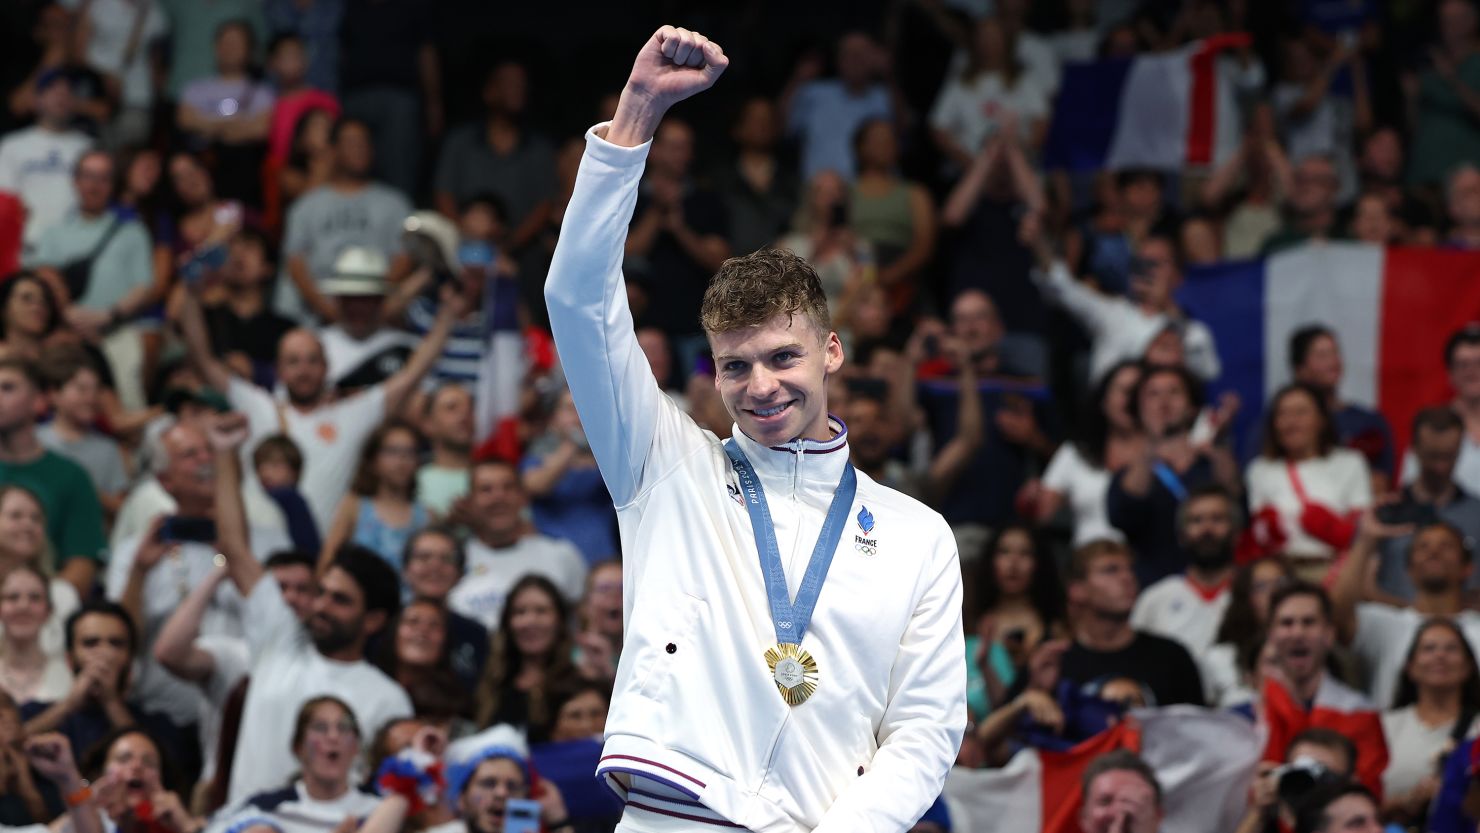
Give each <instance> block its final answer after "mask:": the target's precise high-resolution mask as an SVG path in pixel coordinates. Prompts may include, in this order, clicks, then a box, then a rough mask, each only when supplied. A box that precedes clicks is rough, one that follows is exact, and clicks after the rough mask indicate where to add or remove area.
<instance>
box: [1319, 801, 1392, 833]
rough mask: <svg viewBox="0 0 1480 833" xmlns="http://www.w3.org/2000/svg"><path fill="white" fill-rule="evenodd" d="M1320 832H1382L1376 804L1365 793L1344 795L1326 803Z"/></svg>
mask: <svg viewBox="0 0 1480 833" xmlns="http://www.w3.org/2000/svg"><path fill="white" fill-rule="evenodd" d="M1322 816H1323V818H1324V820H1325V824H1324V825H1322V826H1321V831H1322V833H1382V829H1383V827H1382V822H1381V821H1379V820H1378V819H1379V816H1378V813H1377V805H1376V804H1373V803H1372V799H1370V798H1368V797H1367V796H1365V795H1359V794H1354V795H1344V796H1342V797H1341V798H1338V799H1336V800H1335V801H1333V802H1331V803H1330V804H1328V805H1326V812H1325V813H1323V814H1322Z"/></svg>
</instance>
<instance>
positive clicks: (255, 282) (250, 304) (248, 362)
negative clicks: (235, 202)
mask: <svg viewBox="0 0 1480 833" xmlns="http://www.w3.org/2000/svg"><path fill="white" fill-rule="evenodd" d="M274 266H275V264H274V262H273V250H272V244H271V243H269V242H268V240H267V237H266V235H264V234H263V233H262V232H260V231H258V230H256V229H254V228H251V227H246V228H243V229H241V230H240V231H238V232H237V233H236V234H235V235H234V236H232V238H231V241H230V243H228V244H227V255H226V263H225V265H224V266H222V267H221V270H220V275H221V281H220V284H219V286H220V288H221V292H220V294H219V296H218V300H216V301H215V302H213V303H209V304H206V305H205V306H204V307H203V309H202V312H204V313H205V320H206V331H207V332H208V333H210V336H211V352H212V353H213V354H215V355H217V356H220V357H221V360H222V361H223V362H225V363H226V365H227V366H228V367H230V368H231V369H232V370H233V371H234V372H235V373H236V374H237V375H239V376H242V377H244V378H247V379H251V380H252V381H254V382H256V383H257V384H259V385H263V386H264V387H271V386H272V384H273V383H274V382H275V381H276V380H275V378H274V374H273V361H274V360H275V359H276V358H277V347H278V343H279V342H280V341H282V339H283V336H285V335H287V334H288V331H289V330H291V329H293V322H292V321H290V320H288V319H287V318H284V317H283V316H281V315H278V314H277V313H276V312H274V311H273V309H272V294H271V289H270V286H271V283H272V279H273V277H274V276H275V275H276V274H277V270H276V269H275V268H274Z"/></svg>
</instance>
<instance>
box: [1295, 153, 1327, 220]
mask: <svg viewBox="0 0 1480 833" xmlns="http://www.w3.org/2000/svg"><path fill="white" fill-rule="evenodd" d="M1337 184H1338V183H1337V179H1336V167H1335V166H1334V165H1332V164H1331V162H1330V160H1328V159H1322V158H1320V157H1309V158H1307V159H1305V160H1303V161H1301V162H1300V164H1299V165H1296V166H1295V187H1294V188H1293V189H1291V193H1290V206H1291V208H1293V209H1295V213H1296V214H1298V215H1301V216H1310V215H1313V214H1318V213H1321V212H1324V211H1330V210H1332V209H1334V208H1335V207H1336V186H1337Z"/></svg>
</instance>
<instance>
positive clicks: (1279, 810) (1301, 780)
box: [1237, 728, 1357, 833]
mask: <svg viewBox="0 0 1480 833" xmlns="http://www.w3.org/2000/svg"><path fill="white" fill-rule="evenodd" d="M1356 762H1357V748H1356V746H1355V745H1353V744H1352V742H1351V740H1349V739H1348V738H1347V737H1346V736H1345V735H1343V734H1341V733H1340V732H1337V731H1334V730H1332V729H1319V728H1317V729H1306V730H1305V731H1303V732H1301V733H1300V734H1298V735H1296V736H1295V738H1294V739H1293V740H1291V741H1290V745H1289V746H1287V747H1286V748H1285V756H1284V758H1282V759H1281V764H1280V765H1276V764H1275V763H1274V762H1271V761H1266V762H1264V763H1261V764H1260V765H1259V770H1260V771H1259V774H1258V776H1257V777H1256V778H1255V779H1254V783H1253V785H1252V787H1251V788H1250V801H1249V809H1248V812H1247V813H1245V815H1244V818H1243V821H1241V822H1240V823H1239V826H1238V831H1237V833H1260V831H1266V833H1267V831H1269V830H1271V829H1272V828H1273V829H1279V830H1289V829H1292V828H1293V827H1294V823H1295V814H1296V813H1297V812H1298V811H1299V809H1300V807H1301V805H1302V803H1303V802H1304V800H1305V799H1306V798H1307V797H1309V796H1310V794H1311V792H1312V790H1313V789H1319V788H1321V787H1323V786H1326V785H1331V784H1336V785H1340V784H1346V783H1350V782H1351V778H1352V769H1353V767H1355V766H1356ZM1292 765H1293V766H1292ZM1297 767H1298V768H1297ZM1287 773H1288V774H1289V776H1290V780H1289V781H1287V782H1285V785H1284V789H1283V790H1282V789H1281V788H1280V786H1281V780H1282V779H1283V778H1284V777H1285V775H1286V774H1287ZM1302 776H1304V777H1302ZM1323 829H1324V828H1323ZM1335 830H1346V828H1344V827H1338V828H1335ZM1333 833H1334V831H1333Z"/></svg>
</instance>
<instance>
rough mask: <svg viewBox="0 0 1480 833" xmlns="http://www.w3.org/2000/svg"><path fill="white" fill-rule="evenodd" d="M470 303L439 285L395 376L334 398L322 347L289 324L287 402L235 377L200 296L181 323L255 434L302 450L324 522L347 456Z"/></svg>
mask: <svg viewBox="0 0 1480 833" xmlns="http://www.w3.org/2000/svg"><path fill="white" fill-rule="evenodd" d="M466 308H467V302H466V300H464V299H463V298H462V296H461V295H458V294H457V293H456V291H455V290H453V289H452V288H451V287H444V288H443V293H442V307H441V309H440V310H439V311H438V317H437V324H436V326H435V327H434V328H433V330H432V331H431V332H430V333H428V335H427V337H426V339H425V340H423V341H422V343H421V344H420V345H418V346H417V348H416V352H414V353H412V354H411V357H410V358H409V359H408V360H407V362H406V364H405V366H403V367H402V368H401V369H400V370H398V371H396V373H395V375H393V376H391V377H390V378H389V379H386V380H385V381H384V382H381V383H379V384H377V385H374V386H372V387H370V388H368V389H367V390H364V391H361V392H359V393H356V394H353V395H350V396H347V397H344V398H340V399H334V398H332V396H331V394H330V392H329V391H328V390H327V389H326V387H325V384H324V383H325V379H326V376H327V372H328V368H327V362H326V361H325V357H324V348H323V345H322V343H320V342H319V340H318V338H317V337H315V336H314V335H313V334H312V333H310V332H308V331H307V330H293V331H291V332H289V333H288V334H287V335H285V336H283V339H282V341H281V342H279V344H278V361H277V377H278V380H279V381H280V382H281V383H282V385H283V387H284V388H286V390H287V394H288V396H287V400H288V401H287V402H286V403H281V404H280V403H278V402H277V401H276V400H275V399H274V398H273V396H272V395H271V394H270V393H268V392H267V391H266V390H264V389H262V388H259V387H257V386H256V385H253V384H251V383H250V382H247V381H245V380H243V379H241V378H239V377H236V376H234V375H233V374H232V373H231V371H230V369H229V368H227V366H226V365H225V364H223V363H222V362H221V360H220V359H218V358H217V357H216V356H215V355H213V354H212V353H211V352H210V346H209V344H208V337H207V335H206V333H205V323H204V321H203V320H202V316H201V313H200V307H199V300H198V299H197V298H196V296H195V293H194V292H189V293H186V295H185V304H184V307H183V309H182V313H181V328H182V329H183V330H184V334H185V341H186V344H187V345H188V346H189V348H190V358H191V361H192V362H194V363H195V365H196V367H198V368H199V369H200V371H201V374H202V375H203V376H204V377H205V379H206V381H207V382H208V383H209V384H210V385H211V387H213V388H216V389H217V390H223V391H226V395H227V398H228V399H229V400H230V402H231V404H232V406H233V407H234V408H236V409H237V410H239V411H241V412H242V413H244V414H246V415H247V416H248V418H249V420H250V425H251V430H252V436H253V439H254V443H253V445H254V446H255V441H256V440H260V438H262V437H265V436H267V435H269V434H277V433H283V434H287V435H288V437H289V438H291V439H292V440H293V441H294V442H295V443H297V444H298V446H299V448H301V449H303V451H304V452H305V453H304V466H303V482H302V490H303V495H304V497H305V498H307V499H308V503H309V506H310V507H311V508H312V509H313V514H314V521H315V523H316V524H317V526H318V528H319V529H325V530H326V529H328V528H329V526H330V524H331V523H332V521H333V517H334V510H335V509H336V508H337V506H338V504H339V499H340V498H342V497H343V496H344V494H345V492H346V491H347V489H348V488H349V481H350V476H351V475H352V474H353V472H352V471H351V467H350V461H351V460H353V459H354V458H355V456H356V455H358V454H359V452H360V447H361V445H363V444H364V441H365V438H366V437H368V436H369V435H370V432H372V431H374V430H375V428H376V427H377V426H378V425H380V423H381V422H383V421H385V418H386V417H387V416H390V415H395V414H397V413H399V412H400V410H401V408H402V406H403V405H404V404H405V403H406V401H407V399H408V398H409V397H410V395H411V393H412V391H413V390H414V389H415V387H416V385H417V384H418V383H419V382H420V381H421V379H422V377H423V376H425V375H426V373H427V371H428V370H430V369H431V366H432V363H433V362H434V361H436V359H437V356H439V355H441V353H442V345H443V343H444V342H445V341H446V340H447V334H448V332H450V331H451V329H452V323H453V322H454V321H456V320H457V318H458V317H459V316H461V315H462V314H463V312H464V311H465V310H466Z"/></svg>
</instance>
